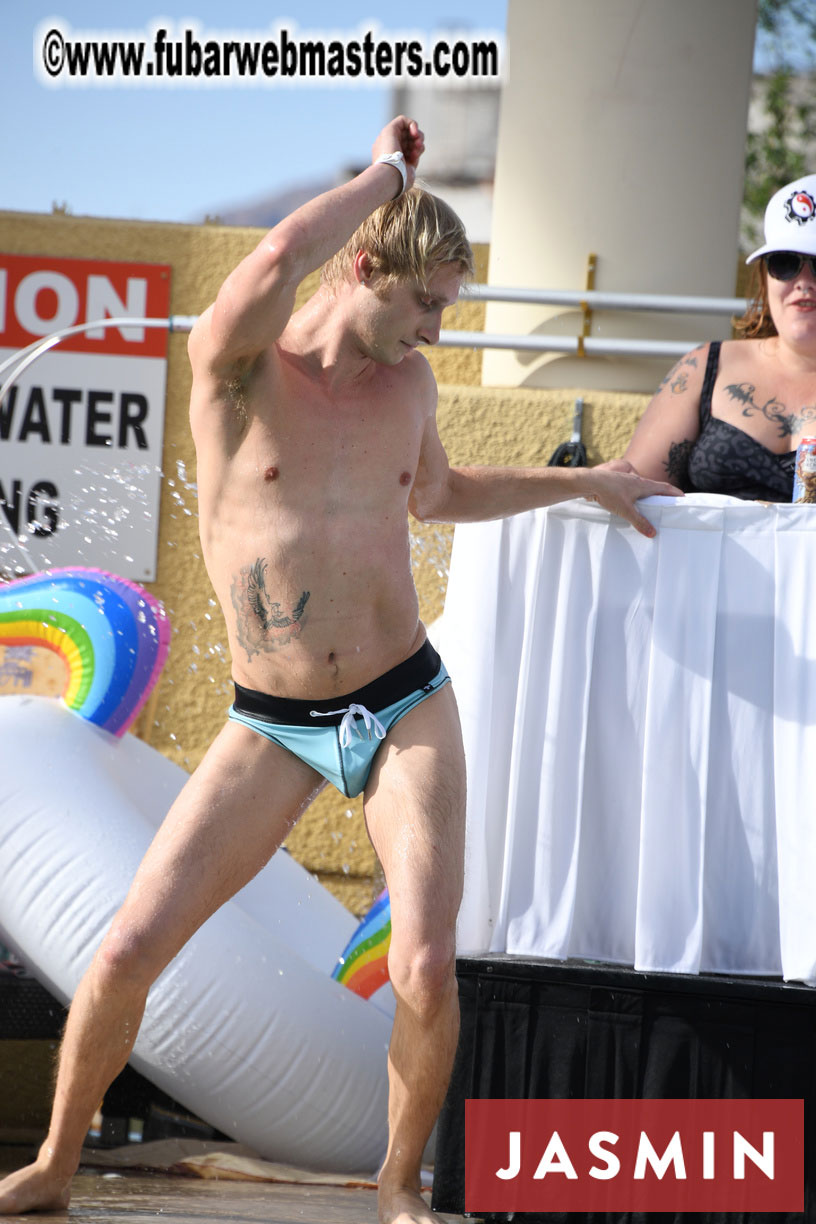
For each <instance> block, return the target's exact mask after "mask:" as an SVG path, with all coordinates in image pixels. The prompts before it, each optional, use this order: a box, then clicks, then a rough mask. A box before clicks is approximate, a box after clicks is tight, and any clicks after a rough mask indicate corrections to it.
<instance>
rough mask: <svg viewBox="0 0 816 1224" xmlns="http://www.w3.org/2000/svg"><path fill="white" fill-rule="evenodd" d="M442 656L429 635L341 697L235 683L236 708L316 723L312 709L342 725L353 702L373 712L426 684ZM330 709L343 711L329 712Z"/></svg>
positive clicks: (323, 722)
mask: <svg viewBox="0 0 816 1224" xmlns="http://www.w3.org/2000/svg"><path fill="white" fill-rule="evenodd" d="M441 666H442V660H441V659H440V657H439V655H438V654H437V652H436V651H435V650H434V648H433V646H432V645H431V643H430V642H429V641H428V640H427V639H426V640H425V641H424V642H423V644H422V645H421V646H420V648H419V650H418V651H417V652H416V654H412V655H411V657H410V658H408V659H405V660H404V661H403V662H402V663H398V664H397V666H396V667H392V668H391V670H390V671H387V672H385V673H384V674H383V675H382V676H379V677H378V678H377V679H376V680H372V681H371V683H370V684H364V685H363V687H362V688H360V689H357V690H356V691H355V692H353V693H345V694H343V695H342V696H338V697H322V698H319V699H318V700H316V701H301V700H300V699H299V698H297V697H274V696H272V694H271V693H259V692H256V691H255V689H247V688H244V687H243V685H240V684H236V685H235V709H236V710H237V711H238V713H240V714H248V715H250V716H251V717H252V718H258V719H260V720H261V721H262V722H270V723H288V724H289V725H290V726H294V727H313V726H314V725H315V720H314V718H313V717H312V710H316V711H317V712H318V713H320V714H326V715H328V717H326V718H321V719H320V723H319V725H320V726H324V727H325V726H330V727H339V726H340V723H341V722H342V720H343V715H344V713H345V711H346V710H347V709H348V707H349V706H350V705H362V706H365V708H366V709H367V710H370V711H371V712H372V714H376V712H377V711H378V710H384V709H385V707H386V706H389V705H393V703H394V702H395V701H401V700H402V698H403V697H407V696H408V694H409V693H414V692H416V690H417V689H421V688H425V686H426V685H428V684H430V683H431V681H432V680H433V679H434V677H435V676H436V674H437V672H438V671H439V669H440V667H441ZM329 711H339V712H338V713H331V714H330V713H329Z"/></svg>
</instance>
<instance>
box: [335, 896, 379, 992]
mask: <svg viewBox="0 0 816 1224" xmlns="http://www.w3.org/2000/svg"><path fill="white" fill-rule="evenodd" d="M390 943H391V900H390V898H389V896H388V889H387V888H384V889H383V890H382V892H381V893H380V895H379V897H378V898H377V900H376V901H375V902H374V904H373V905H372V907H371V909H370V910H369V911H368V913H367V914H366V916H365V918H363V920H362V922H361V923H360V925H359V926H358V927H357V930H356V931H355V932H354V934H353V935H352V937H351V939H350V940H349V942H348V943H347V944H346V946H345V948H344V949H343V954H342V956H341V957H340V959H339V961H338V962H337V964H336V965H335V967H334V971H333V973H332V977H333V978H334V980H335V981H336V982H341V983H342V985H343V986H347V987H348V988H349V990H353V991H354V993H355V994H358V995H359V996H360V997H361V998H362V999H370V998H371V996H372V995H373V994H374V992H375V990H379V989H380V987H381V986H384V985H385V983H386V982H387V981H388V947H389V945H390Z"/></svg>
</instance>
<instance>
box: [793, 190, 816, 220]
mask: <svg viewBox="0 0 816 1224" xmlns="http://www.w3.org/2000/svg"><path fill="white" fill-rule="evenodd" d="M785 212H786V214H787V219H788V221H795V222H796V223H797V225H804V224H805V222H806V221H812V220H813V218H814V216H816V200H814V198H813V196H812V195H810V194H809V193H808V192H807V191H794V193H793V195H791V196H789V197H788V199H787V200H786V201H785Z"/></svg>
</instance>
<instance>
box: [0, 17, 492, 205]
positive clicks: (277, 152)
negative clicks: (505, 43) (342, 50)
mask: <svg viewBox="0 0 816 1224" xmlns="http://www.w3.org/2000/svg"><path fill="white" fill-rule="evenodd" d="M296 9H297V11H298V17H297V19H295V18H294V17H293V16H292V14H293V13H294V12H295V10H296ZM506 11H507V3H506V0H410V3H409V4H406V5H404V6H402V5H399V6H398V5H395V4H393V3H386V2H384V0H342V2H341V3H338V0H297V4H295V3H292V2H291V0H281V2H276V0H271V2H270V0H266V2H265V3H264V2H263V0H232V2H231V3H224V0H187V2H180V0H128V3H127V4H126V5H112V4H111V3H110V0H24V2H22V0H0V114H2V116H3V120H2V124H0V165H2V166H3V176H2V184H1V185H0V209H11V210H21V211H28V212H51V210H52V206H53V205H54V204H57V205H58V206H63V205H67V207H68V210H69V211H70V212H72V213H73V214H75V215H92V216H103V217H116V218H120V217H127V218H135V219H139V220H158V221H200V220H201V219H202V218H203V217H204V216H205V215H207V214H210V215H215V214H217V213H218V212H219V209H220V208H221V207H224V206H227V205H232V204H236V203H246V202H249V201H254V200H256V199H260V198H262V197H264V196H267V195H270V194H273V193H275V192H277V191H279V190H285V189H286V188H288V187H291V186H294V185H299V184H303V183H311V182H321V181H323V182H325V181H327V180H328V181H331V180H332V179H333V177H334V175H335V174H336V173H337V171H338V170H339V169H340V168H341V167H343V166H346V165H349V164H359V163H360V161H361V160H365V159H367V158H368V156H369V152H370V148H371V144H372V141H373V140H374V138H375V136H376V135H377V133H378V131H379V130H380V128H381V127H382V126H383V124H384V123H385V122H386V121H387V119H388V118H390V117H391V116H390V86H389V83H388V82H385V81H383V80H382V79H381V78H380V79H378V80H375V84H374V85H373V86H359V85H356V86H345V87H344V86H338V87H335V88H314V87H311V86H308V85H306V84H305V83H304V82H303V80H300V81H296V82H295V83H293V84H292V85H291V86H290V87H288V88H287V87H280V86H278V87H274V88H270V87H268V86H264V87H259V86H256V87H251V88H246V87H242V86H239V85H237V84H234V83H232V82H230V83H228V84H227V85H226V86H220V87H217V88H195V87H193V84H192V80H191V78H190V77H189V76H188V77H186V78H183V79H182V82H181V84H180V85H179V86H178V87H176V88H166V87H161V88H157V87H155V86H153V87H149V86H148V85H146V84H144V83H142V84H140V85H139V86H138V87H134V86H133V84H130V85H128V84H126V83H125V82H124V81H123V80H122V79H120V80H118V81H114V82H113V83H112V84H109V85H108V86H107V87H105V88H100V87H96V88H91V87H88V86H85V87H82V88H78V87H76V86H72V87H66V86H61V87H60V85H59V82H61V81H62V80H63V79H64V77H51V78H48V76H47V74H46V72H45V71H44V69H43V67H42V66H41V65H42V63H43V55H44V51H43V47H44V45H45V35H46V34H47V33H48V31H49V30H50V29H52V28H56V29H57V30H58V31H59V32H60V34H61V36H62V37H63V38H64V39H66V40H69V41H70V40H76V39H81V38H82V36H83V35H84V36H85V37H87V36H88V34H89V33H90V34H91V36H92V37H96V38H103V39H117V38H118V39H121V38H123V37H124V38H125V39H143V40H146V41H148V42H150V43H151V44H152V38H153V31H154V29H155V28H156V27H157V26H159V25H164V26H165V27H166V28H167V29H168V36H169V37H170V38H173V39H174V38H176V37H178V38H182V37H183V33H182V31H183V28H184V26H185V25H191V24H194V25H195V26H197V27H198V31H197V33H198V34H199V41H200V42H201V43H204V42H206V41H207V38H210V39H213V38H215V37H219V36H220V37H226V36H227V34H229V35H230V36H232V37H233V38H236V39H239V40H242V39H252V38H253V37H254V38H260V39H261V40H264V39H269V38H270V36H271V35H272V34H273V33H274V32H275V31H276V28H277V26H278V24H279V23H280V22H282V21H284V19H287V18H291V21H290V22H289V23H288V25H289V30H290V33H291V34H292V35H294V34H295V33H297V34H299V35H300V36H301V37H304V36H308V37H311V38H319V37H325V38H329V37H334V38H335V39H337V38H345V39H353V38H355V37H358V36H359V35H360V34H361V33H362V32H363V31H364V30H365V29H366V28H368V27H374V28H375V31H376V38H377V39H380V40H383V41H385V42H390V43H392V45H393V43H394V41H395V40H397V39H399V38H401V37H416V36H417V35H418V36H419V37H421V38H423V39H424V40H425V47H426V48H427V47H428V46H429V45H430V44H431V43H432V42H433V40H434V38H436V37H440V36H441V31H444V30H449V29H453V28H459V29H462V28H464V29H466V30H467V31H468V32H469V33H473V34H474V35H475V34H476V33H477V32H478V33H479V34H482V33H484V34H489V35H491V36H494V37H496V38H502V37H503V35H504V29H505V21H506ZM339 14H341V15H339ZM48 47H49V48H50V53H51V54H56V52H55V51H54V47H53V45H52V44H51V43H48ZM49 80H50V81H52V82H57V87H55V86H54V85H53V84H48V83H46V82H48V81H49ZM429 139H430V133H429Z"/></svg>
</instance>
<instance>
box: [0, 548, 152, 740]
mask: <svg viewBox="0 0 816 1224" xmlns="http://www.w3.org/2000/svg"><path fill="white" fill-rule="evenodd" d="M169 643H170V625H169V622H168V620H167V616H166V614H165V611H164V608H163V607H162V605H161V604H160V603H159V602H158V600H156V599H154V598H153V596H152V595H150V594H149V593H148V592H147V591H146V590H145V589H144V588H143V587H140V586H137V585H136V583H134V582H128V580H127V579H125V578H119V577H117V576H116V575H115V574H108V573H106V572H105V571H104V570H98V569H83V568H75V569H54V570H48V571H46V572H44V573H42V574H34V575H33V576H32V577H30V578H21V579H19V580H17V581H14V582H10V583H8V584H7V585H5V586H0V645H3V646H41V647H46V648H47V649H48V650H53V651H54V652H55V653H56V654H57V655H59V656H60V657H61V658H62V659H63V661H64V663H65V667H66V682H65V689H64V691H63V694H62V698H63V701H64V702H65V704H66V705H67V706H68V708H69V709H70V710H73V711H74V712H75V713H76V714H79V715H80V716H81V717H82V718H85V719H87V720H88V722H92V723H96V724H97V726H100V727H103V728H104V729H105V730H106V731H109V732H111V734H113V735H116V736H121V735H124V733H125V732H126V731H127V729H128V727H129V726H130V725H131V723H132V722H133V720H134V719H135V718H136V716H137V715H138V713H139V711H140V710H141V708H142V706H143V705H144V703H145V701H146V700H147V697H148V695H149V693H150V691H151V689H152V688H153V685H154V684H155V683H156V680H157V679H158V677H159V673H160V672H161V669H162V667H163V665H164V660H165V658H166V657H167V651H168V647H169Z"/></svg>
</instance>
